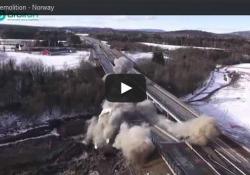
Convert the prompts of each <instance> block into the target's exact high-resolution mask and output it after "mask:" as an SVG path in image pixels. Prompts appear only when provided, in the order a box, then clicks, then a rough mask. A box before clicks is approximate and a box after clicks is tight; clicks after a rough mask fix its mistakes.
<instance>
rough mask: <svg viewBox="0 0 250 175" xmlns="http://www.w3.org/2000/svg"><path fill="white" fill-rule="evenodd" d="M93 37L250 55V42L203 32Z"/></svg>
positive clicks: (113, 34) (112, 33)
mask: <svg viewBox="0 0 250 175" xmlns="http://www.w3.org/2000/svg"><path fill="white" fill-rule="evenodd" d="M91 36H93V37H95V38H98V39H100V40H105V41H112V42H114V41H120V42H150V43H160V44H164V43H165V44H170V45H181V46H197V47H216V48H226V49H232V50H236V51H237V50H238V51H239V52H244V53H246V52H247V53H250V41H248V40H246V39H244V38H242V37H238V36H233V35H226V34H214V33H208V32H202V31H176V32H159V33H153V32H124V31H113V32H103V33H101V32H97V33H91Z"/></svg>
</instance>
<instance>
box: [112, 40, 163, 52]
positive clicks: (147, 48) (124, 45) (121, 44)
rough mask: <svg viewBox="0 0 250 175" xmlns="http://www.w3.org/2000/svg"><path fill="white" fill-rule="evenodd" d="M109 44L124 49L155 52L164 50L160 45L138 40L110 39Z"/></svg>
mask: <svg viewBox="0 0 250 175" xmlns="http://www.w3.org/2000/svg"><path fill="white" fill-rule="evenodd" d="M108 44H109V45H110V47H111V48H112V49H113V48H115V49H117V50H122V51H131V52H133V51H137V52H155V51H160V50H162V49H161V48H160V47H153V46H148V45H145V44H140V43H136V42H121V41H110V42H108Z"/></svg>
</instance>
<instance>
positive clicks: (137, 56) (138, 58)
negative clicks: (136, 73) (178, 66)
mask: <svg viewBox="0 0 250 175" xmlns="http://www.w3.org/2000/svg"><path fill="white" fill-rule="evenodd" d="M122 53H124V54H125V55H127V56H128V57H129V58H131V59H132V60H133V61H135V62H138V63H139V62H143V61H144V60H149V59H152V57H153V52H127V51H123V52H122ZM164 58H165V59H168V57H167V56H165V55H164Z"/></svg>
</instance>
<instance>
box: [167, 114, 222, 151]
mask: <svg viewBox="0 0 250 175" xmlns="http://www.w3.org/2000/svg"><path fill="white" fill-rule="evenodd" d="M168 131H169V132H170V133H172V134H173V135H174V136H175V137H177V138H179V139H181V140H186V141H188V142H189V143H192V144H195V145H200V146H205V145H206V144H207V143H208V141H209V140H212V139H213V138H216V137H217V136H218V135H219V129H218V127H217V126H216V122H215V120H214V119H213V118H211V117H205V116H203V117H199V118H194V119H192V120H189V121H186V122H184V123H172V124H171V123H170V122H169V127H168Z"/></svg>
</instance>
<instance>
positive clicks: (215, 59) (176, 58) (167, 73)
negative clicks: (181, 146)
mask: <svg viewBox="0 0 250 175" xmlns="http://www.w3.org/2000/svg"><path fill="white" fill-rule="evenodd" d="M243 62H250V59H249V58H243V57H239V56H238V55H235V54H233V53H232V52H227V51H219V50H201V49H177V50H173V51H170V52H169V58H168V59H164V57H163V55H162V53H159V52H155V53H154V55H153V58H152V60H151V61H146V60H145V62H143V63H140V64H139V65H137V66H138V69H139V70H140V71H141V72H143V73H144V74H145V75H147V76H148V77H149V78H150V79H152V80H153V81H155V82H156V83H158V84H159V85H161V86H162V87H164V88H165V89H166V90H168V91H170V92H171V93H173V94H175V95H176V96H179V97H180V96H183V95H186V94H189V93H192V92H193V91H194V90H196V89H197V88H198V87H200V86H201V85H202V83H203V82H204V81H205V80H206V79H207V78H208V77H209V75H210V73H211V71H213V70H214V69H215V67H216V65H218V64H220V65H232V64H237V63H243Z"/></svg>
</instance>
